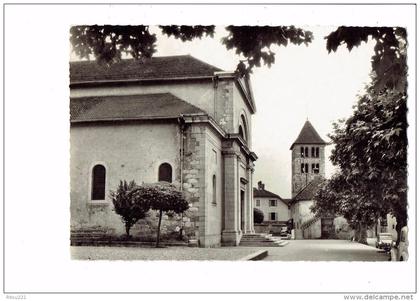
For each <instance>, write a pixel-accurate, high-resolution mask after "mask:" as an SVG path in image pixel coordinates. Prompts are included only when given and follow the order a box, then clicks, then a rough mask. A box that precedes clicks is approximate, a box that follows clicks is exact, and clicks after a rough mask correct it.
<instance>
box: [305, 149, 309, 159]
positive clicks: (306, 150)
mask: <svg viewBox="0 0 420 301" xmlns="http://www.w3.org/2000/svg"><path fill="white" fill-rule="evenodd" d="M305 157H309V149H308V148H307V147H305Z"/></svg>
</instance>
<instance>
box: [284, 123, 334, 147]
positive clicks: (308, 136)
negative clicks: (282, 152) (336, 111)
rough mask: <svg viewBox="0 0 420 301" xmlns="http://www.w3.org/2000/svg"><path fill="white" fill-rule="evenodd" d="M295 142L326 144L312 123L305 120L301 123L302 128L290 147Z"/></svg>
mask: <svg viewBox="0 0 420 301" xmlns="http://www.w3.org/2000/svg"><path fill="white" fill-rule="evenodd" d="M295 144H327V143H326V142H325V141H324V140H322V138H321V137H320V136H319V134H318V133H317V131H316V130H315V128H314V127H313V125H312V124H311V123H310V122H309V120H306V122H305V124H304V125H303V128H302V130H301V131H300V134H299V136H298V137H297V139H296V140H295V142H293V144H292V146H291V147H290V149H292V148H293V146H294V145H295Z"/></svg>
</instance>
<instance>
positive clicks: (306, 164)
mask: <svg viewBox="0 0 420 301" xmlns="http://www.w3.org/2000/svg"><path fill="white" fill-rule="evenodd" d="M305 173H308V163H305Z"/></svg>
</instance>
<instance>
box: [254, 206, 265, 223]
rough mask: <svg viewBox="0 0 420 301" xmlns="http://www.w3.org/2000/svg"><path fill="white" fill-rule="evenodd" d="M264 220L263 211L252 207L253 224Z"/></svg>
mask: <svg viewBox="0 0 420 301" xmlns="http://www.w3.org/2000/svg"><path fill="white" fill-rule="evenodd" d="M263 221H264V213H263V212H262V211H261V210H260V209H258V208H254V224H261V223H262V222H263Z"/></svg>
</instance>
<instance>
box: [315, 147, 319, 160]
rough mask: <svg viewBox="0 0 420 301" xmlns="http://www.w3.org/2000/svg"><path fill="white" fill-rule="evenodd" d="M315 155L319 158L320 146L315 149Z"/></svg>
mask: <svg viewBox="0 0 420 301" xmlns="http://www.w3.org/2000/svg"><path fill="white" fill-rule="evenodd" d="M315 157H317V158H319V147H317V148H316V149H315Z"/></svg>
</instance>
